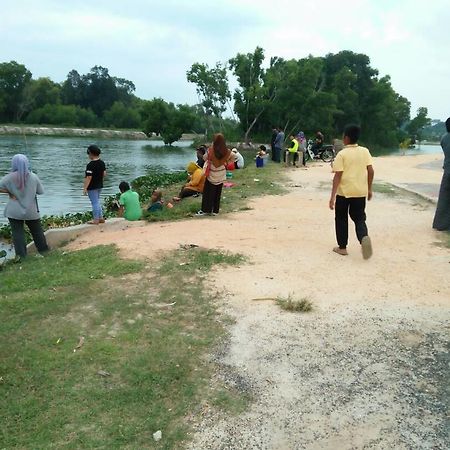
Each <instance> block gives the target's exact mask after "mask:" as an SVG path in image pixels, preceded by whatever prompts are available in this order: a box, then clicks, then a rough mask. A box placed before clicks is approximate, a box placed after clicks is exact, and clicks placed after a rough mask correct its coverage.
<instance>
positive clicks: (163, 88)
mask: <svg viewBox="0 0 450 450" xmlns="http://www.w3.org/2000/svg"><path fill="white" fill-rule="evenodd" d="M449 22H450V8H448V1H447V0H433V2H416V1H415V0H396V1H395V2H394V1H391V0H347V1H345V2H338V1H335V0H322V1H321V2H312V1H309V0H308V1H306V0H278V1H277V2H273V1H272V0H258V1H257V0H216V2H211V1H207V0H196V1H195V2H193V1H191V2H187V1H184V0H166V1H157V0H154V1H148V0H147V1H146V0H129V1H128V2H122V1H121V2H119V1H110V0H109V1H108V0H91V1H88V0H75V1H73V2H70V3H69V2H61V1H56V0H42V1H41V2H34V1H31V0H28V1H23V0H16V1H15V2H8V3H6V4H5V5H2V14H1V17H0V32H1V34H2V40H1V42H0V54H1V55H2V56H1V58H2V60H9V59H15V60H18V61H20V62H22V63H24V64H25V65H26V66H27V67H29V68H30V69H31V70H32V72H33V73H34V75H35V76H45V75H49V76H51V77H52V78H53V79H55V80H58V81H60V80H62V79H64V78H65V76H66V74H67V73H68V72H69V70H71V69H73V68H75V69H77V70H79V71H80V72H83V73H84V72H86V71H88V70H89V69H90V67H92V66H94V65H95V64H100V65H103V66H105V67H108V68H109V69H110V72H111V73H112V74H114V75H116V76H121V77H125V78H128V79H130V80H133V81H134V82H135V84H136V86H137V94H138V95H141V96H144V97H153V96H162V97H164V98H167V99H168V100H171V101H176V102H183V101H195V94H194V88H193V86H191V85H189V84H188V83H187V81H186V78H185V72H186V70H188V68H189V67H190V65H191V64H192V63H194V62H196V61H201V62H207V63H209V64H214V63H215V62H216V61H226V60H228V59H229V58H230V57H232V56H234V55H235V54H236V53H237V52H251V51H253V50H254V48H255V47H256V46H257V45H259V46H261V47H263V48H264V49H265V54H266V56H267V58H270V57H271V56H282V57H284V58H302V57H305V56H307V55H308V54H313V55H316V56H318V55H324V54H326V53H330V52H338V51H340V50H344V49H349V50H353V51H355V52H361V53H366V54H367V55H369V57H370V58H371V61H372V65H373V66H374V67H375V68H377V69H379V71H380V74H381V75H384V74H390V75H391V77H392V83H393V85H394V88H395V89H396V90H397V91H398V92H400V93H401V94H402V95H404V96H406V97H407V98H409V99H410V100H411V101H412V103H413V109H416V108H417V107H418V106H422V105H424V106H428V107H429V110H430V114H431V115H432V116H433V117H439V118H444V117H447V116H448V115H449V114H450V110H448V108H449V107H448V99H449V98H450V92H449V88H447V85H448V81H447V80H448V78H449V75H450V61H448V58H447V48H446V46H447V42H448V41H449V38H450V27H448V23H449ZM444 46H445V47H444Z"/></svg>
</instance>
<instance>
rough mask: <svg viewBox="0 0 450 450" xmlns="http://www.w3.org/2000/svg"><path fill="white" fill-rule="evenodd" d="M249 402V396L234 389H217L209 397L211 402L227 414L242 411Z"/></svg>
mask: <svg viewBox="0 0 450 450" xmlns="http://www.w3.org/2000/svg"><path fill="white" fill-rule="evenodd" d="M249 402H250V396H249V395H248V394H247V395H242V394H241V393H240V392H238V391H237V390H235V389H224V388H221V389H218V390H217V391H216V392H215V394H214V395H213V397H212V398H211V404H212V405H213V406H214V407H215V408H217V409H221V410H224V411H226V412H227V413H229V414H233V415H238V414H240V413H242V412H244V411H245V410H246V408H247V406H248V404H249Z"/></svg>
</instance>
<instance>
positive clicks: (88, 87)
mask: <svg viewBox="0 0 450 450" xmlns="http://www.w3.org/2000/svg"><path fill="white" fill-rule="evenodd" d="M83 82H84V84H85V95H84V98H83V102H82V106H83V107H85V108H91V109H92V110H93V111H94V112H95V114H97V116H99V117H102V116H103V113H104V112H105V111H106V110H107V109H109V108H111V106H112V105H113V103H114V102H115V101H117V100H118V98H119V94H118V92H117V87H116V83H115V81H114V79H113V78H112V77H111V76H110V75H109V72H108V69H107V68H106V67H102V66H94V67H93V68H92V69H91V71H90V72H89V73H88V74H86V75H84V76H83Z"/></svg>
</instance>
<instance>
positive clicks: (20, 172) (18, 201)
mask: <svg viewBox="0 0 450 450" xmlns="http://www.w3.org/2000/svg"><path fill="white" fill-rule="evenodd" d="M0 192H1V193H5V194H8V195H9V200H8V202H7V204H6V207H5V217H7V218H8V220H9V223H10V225H11V233H12V238H13V244H14V249H15V251H16V256H18V257H25V256H26V255H27V245H26V240H25V231H24V224H25V223H26V224H27V227H28V228H29V230H30V233H31V235H32V237H33V240H34V243H35V245H36V249H37V250H38V252H39V253H41V254H42V253H45V252H47V251H48V250H49V248H48V245H47V241H46V239H45V236H44V231H43V229H42V224H41V219H40V215H39V209H38V204H37V198H36V196H37V195H38V194H43V193H44V189H43V187H42V184H41V181H40V180H39V178H38V176H37V175H36V174H35V173H33V172H31V171H30V169H29V162H28V158H27V157H26V156H25V155H22V154H20V153H19V154H17V155H14V157H13V159H12V162H11V172H10V173H9V174H7V175H5V176H4V177H3V178H2V179H1V180H0Z"/></svg>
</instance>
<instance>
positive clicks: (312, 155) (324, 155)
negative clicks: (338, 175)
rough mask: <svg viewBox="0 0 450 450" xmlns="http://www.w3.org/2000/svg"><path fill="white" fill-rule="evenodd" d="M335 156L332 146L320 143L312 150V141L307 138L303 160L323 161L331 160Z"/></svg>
mask: <svg viewBox="0 0 450 450" xmlns="http://www.w3.org/2000/svg"><path fill="white" fill-rule="evenodd" d="M334 157H335V154H334V149H333V146H332V145H330V144H327V145H322V146H321V147H319V148H318V149H316V150H315V151H314V141H313V140H312V139H309V140H308V144H307V146H306V152H305V161H309V160H318V159H321V160H322V161H323V162H331V161H333V159H334Z"/></svg>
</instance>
